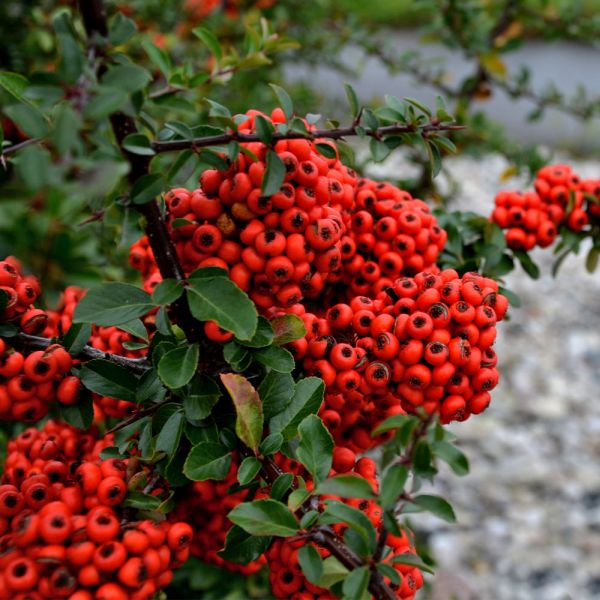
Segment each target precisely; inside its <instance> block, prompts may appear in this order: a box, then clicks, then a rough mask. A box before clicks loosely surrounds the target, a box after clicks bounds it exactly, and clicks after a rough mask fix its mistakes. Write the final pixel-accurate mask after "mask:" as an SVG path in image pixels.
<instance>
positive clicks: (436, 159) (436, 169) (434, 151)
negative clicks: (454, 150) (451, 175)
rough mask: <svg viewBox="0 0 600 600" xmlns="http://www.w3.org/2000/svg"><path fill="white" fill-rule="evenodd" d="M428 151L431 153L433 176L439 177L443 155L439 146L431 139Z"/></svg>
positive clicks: (430, 160)
mask: <svg viewBox="0 0 600 600" xmlns="http://www.w3.org/2000/svg"><path fill="white" fill-rule="evenodd" d="M427 153H428V154H429V162H430V166H431V176H432V177H437V176H438V175H439V173H440V171H441V170H442V155H441V154H440V151H439V148H438V147H437V146H436V145H435V144H434V143H433V142H432V141H431V140H429V141H428V143H427Z"/></svg>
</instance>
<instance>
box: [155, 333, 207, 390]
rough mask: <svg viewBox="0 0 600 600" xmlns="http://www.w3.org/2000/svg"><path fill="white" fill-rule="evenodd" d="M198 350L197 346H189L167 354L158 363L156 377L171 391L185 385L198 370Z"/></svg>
mask: <svg viewBox="0 0 600 600" xmlns="http://www.w3.org/2000/svg"><path fill="white" fill-rule="evenodd" d="M199 353H200V349H199V346H198V344H189V345H186V346H181V347H179V348H175V349H174V350H171V351H170V352H167V353H166V354H165V355H164V356H163V357H162V358H161V359H160V362H159V363H158V376H159V377H160V379H161V381H162V382H163V383H164V384H165V385H166V386H167V387H168V388H169V389H172V390H176V389H179V388H181V387H183V386H184V385H187V384H188V383H189V382H190V381H191V380H192V377H193V376H194V374H195V373H196V369H197V368H198V357H199Z"/></svg>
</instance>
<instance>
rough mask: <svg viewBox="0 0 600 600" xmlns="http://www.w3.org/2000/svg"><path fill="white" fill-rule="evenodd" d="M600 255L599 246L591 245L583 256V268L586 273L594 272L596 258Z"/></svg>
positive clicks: (596, 263)
mask: <svg viewBox="0 0 600 600" xmlns="http://www.w3.org/2000/svg"><path fill="white" fill-rule="evenodd" d="M599 257H600V248H598V247H597V246H592V247H591V248H590V249H589V252H588V253H587V256H586V257H585V268H586V270H587V272H588V273H594V272H595V271H596V267H597V266H598V258H599Z"/></svg>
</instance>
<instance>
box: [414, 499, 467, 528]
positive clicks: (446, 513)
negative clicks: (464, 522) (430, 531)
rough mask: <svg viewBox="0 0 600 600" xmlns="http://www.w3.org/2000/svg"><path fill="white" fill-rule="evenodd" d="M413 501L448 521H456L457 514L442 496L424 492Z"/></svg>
mask: <svg viewBox="0 0 600 600" xmlns="http://www.w3.org/2000/svg"><path fill="white" fill-rule="evenodd" d="M413 502H414V504H416V505H417V506H420V507H421V508H422V509H424V510H426V511H428V512H430V513H432V514H434V515H435V516H436V517H439V518H440V519H443V520H444V521H448V523H454V522H455V521H456V515H455V514H454V510H453V508H452V506H450V504H449V503H448V502H447V501H446V500H444V499H443V498H441V497H440V496H432V495H429V494H422V495H420V496H417V497H416V498H413Z"/></svg>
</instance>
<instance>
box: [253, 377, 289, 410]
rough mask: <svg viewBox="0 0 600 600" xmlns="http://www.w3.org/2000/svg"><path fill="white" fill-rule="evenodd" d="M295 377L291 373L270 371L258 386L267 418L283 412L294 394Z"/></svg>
mask: <svg viewBox="0 0 600 600" xmlns="http://www.w3.org/2000/svg"><path fill="white" fill-rule="evenodd" d="M294 390H295V388H294V379H293V377H292V376H291V375H290V374H289V373H277V371H270V372H269V373H268V374H267V375H266V377H265V378H264V379H263V380H262V381H261V383H260V385H259V386H258V395H259V396H260V399H261V400H262V403H263V412H264V415H265V419H270V418H271V417H274V416H275V415H277V414H279V413H280V412H282V411H283V410H284V409H285V408H286V407H287V406H288V405H289V403H290V402H291V400H292V396H293V395H294Z"/></svg>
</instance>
